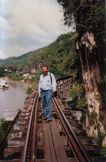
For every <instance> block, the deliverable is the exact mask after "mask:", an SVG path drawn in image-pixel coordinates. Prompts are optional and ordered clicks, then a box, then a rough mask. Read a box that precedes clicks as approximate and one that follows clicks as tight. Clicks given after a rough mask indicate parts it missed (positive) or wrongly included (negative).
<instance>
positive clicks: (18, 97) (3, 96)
mask: <svg viewBox="0 0 106 162" xmlns="http://www.w3.org/2000/svg"><path fill="white" fill-rule="evenodd" d="M8 85H9V88H8V89H5V90H3V89H0V118H2V117H3V115H4V114H5V112H6V111H10V112H11V111H16V110H17V109H19V108H21V107H22V106H23V105H24V101H25V98H26V97H27V94H26V85H25V84H23V83H21V82H15V81H8Z"/></svg>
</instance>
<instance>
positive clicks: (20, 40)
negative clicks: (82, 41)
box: [0, 0, 72, 59]
mask: <svg viewBox="0 0 106 162" xmlns="http://www.w3.org/2000/svg"><path fill="white" fill-rule="evenodd" d="M71 30H72V28H67V27H66V26H64V25H63V13H62V9H61V8H60V6H59V5H58V3H57V1H56V0H0V59H3V58H7V57H11V56H20V55H22V54H24V53H27V52H29V51H32V50H35V49H38V48H40V47H44V46H46V45H48V44H49V43H51V42H53V41H54V40H55V39H56V38H57V37H58V36H59V35H60V34H62V33H67V32H69V31H71Z"/></svg>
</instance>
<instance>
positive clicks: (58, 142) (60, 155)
mask: <svg viewBox="0 0 106 162" xmlns="http://www.w3.org/2000/svg"><path fill="white" fill-rule="evenodd" d="M49 125H50V129H51V133H52V138H53V143H54V148H55V152H56V156H57V159H58V162H68V158H67V155H66V152H65V149H64V141H63V137H62V138H61V136H60V135H59V130H58V125H57V123H56V122H55V121H52V122H50V124H49Z"/></svg>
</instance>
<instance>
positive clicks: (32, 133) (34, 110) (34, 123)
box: [22, 94, 38, 162]
mask: <svg viewBox="0 0 106 162" xmlns="http://www.w3.org/2000/svg"><path fill="white" fill-rule="evenodd" d="M37 111H38V94H36V96H35V100H34V103H33V107H32V111H31V116H30V120H29V125H28V131H27V135H26V141H25V147H24V152H23V157H22V162H26V161H27V151H28V149H29V148H28V147H29V143H30V138H32V140H31V157H30V160H31V162H34V161H35V159H36V155H35V154H36V141H35V139H36V132H37ZM32 127H33V128H32ZM31 129H32V130H31Z"/></svg>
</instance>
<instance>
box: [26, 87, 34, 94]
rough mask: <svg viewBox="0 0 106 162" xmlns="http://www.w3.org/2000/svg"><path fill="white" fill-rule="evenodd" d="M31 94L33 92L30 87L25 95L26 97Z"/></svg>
mask: <svg viewBox="0 0 106 162" xmlns="http://www.w3.org/2000/svg"><path fill="white" fill-rule="evenodd" d="M32 92H33V89H32V87H28V89H27V91H26V93H27V94H28V95H30V94H31V93H32Z"/></svg>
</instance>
